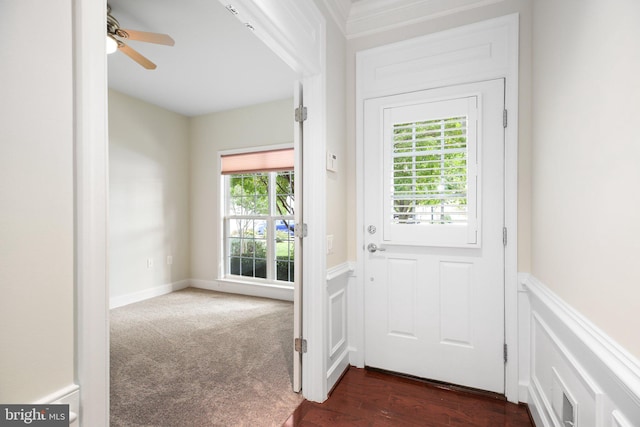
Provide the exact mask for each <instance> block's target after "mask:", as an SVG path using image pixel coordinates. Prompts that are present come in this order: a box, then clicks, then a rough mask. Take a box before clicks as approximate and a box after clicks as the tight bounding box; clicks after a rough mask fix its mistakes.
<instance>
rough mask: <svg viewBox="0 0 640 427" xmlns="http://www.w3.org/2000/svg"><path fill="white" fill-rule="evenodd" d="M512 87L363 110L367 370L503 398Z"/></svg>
mask: <svg viewBox="0 0 640 427" xmlns="http://www.w3.org/2000/svg"><path fill="white" fill-rule="evenodd" d="M503 106H504V81H503V80H495V81H489V82H480V83H473V84H467V85H460V86H455V87H447V88H440V89H434V90H428V91H422V92H414V93H409V94H401V95H396V96H390V97H384V98H376V99H370V100H367V101H365V108H364V114H365V131H364V137H365V138H364V139H365V145H364V150H365V153H364V159H365V162H364V163H365V166H364V173H365V180H364V181H365V185H364V187H365V213H364V220H365V227H366V228H367V230H366V231H365V238H364V242H365V246H367V245H370V244H373V245H375V246H376V247H377V250H374V251H373V250H368V249H367V248H365V249H364V250H365V257H364V258H365V263H364V273H365V364H366V365H368V366H372V367H377V368H382V369H387V370H391V371H396V372H401V373H405V374H410V375H415V376H418V377H423V378H430V379H435V380H440V381H446V382H450V383H454V384H460V385H465V386H469V387H475V388H480V389H484V390H489V391H494V392H499V393H502V392H504V362H503V355H502V352H503V343H504V247H503V243H502V228H503V224H504V196H503V194H504V173H503V171H504V132H503V127H502V111H503Z"/></svg>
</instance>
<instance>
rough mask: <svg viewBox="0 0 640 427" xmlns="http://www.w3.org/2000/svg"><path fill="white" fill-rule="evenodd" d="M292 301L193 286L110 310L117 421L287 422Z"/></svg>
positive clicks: (178, 426) (292, 403)
mask: <svg viewBox="0 0 640 427" xmlns="http://www.w3.org/2000/svg"><path fill="white" fill-rule="evenodd" d="M292 336H293V305H292V304H291V303H289V302H284V301H275V300H269V299H261V298H253V297H245V296H238V295H230V294H223V293H217V292H211V291H204V290H198V289H193V288H188V289H185V290H182V291H179V292H174V293H171V294H168V295H164V296H161V297H157V298H153V299H150V300H147V301H143V302H140V303H136V304H131V305H128V306H125V307H121V308H116V309H114V310H111V426H122V427H134V426H171V427H183V426H184V427H200V426H280V425H282V423H283V422H284V421H285V420H286V419H287V417H288V416H289V415H290V414H291V413H292V412H293V411H294V409H295V408H296V407H297V406H298V404H299V403H300V402H301V401H302V397H301V396H300V395H298V394H296V393H293V392H292V391H291V375H292V373H291V372H292V358H293V354H292V351H291V347H292V344H291V342H292Z"/></svg>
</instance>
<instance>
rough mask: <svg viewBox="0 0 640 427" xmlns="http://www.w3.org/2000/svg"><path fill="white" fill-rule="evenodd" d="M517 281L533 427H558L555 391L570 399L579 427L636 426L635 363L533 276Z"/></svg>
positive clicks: (639, 410) (639, 382)
mask: <svg viewBox="0 0 640 427" xmlns="http://www.w3.org/2000/svg"><path fill="white" fill-rule="evenodd" d="M520 282H521V296H522V297H523V298H524V297H525V296H526V301H525V300H523V299H521V302H522V304H521V306H522V312H521V316H520V323H521V328H520V331H521V336H520V340H521V341H524V342H528V343H529V345H530V349H529V359H530V362H529V364H530V366H529V370H526V369H525V370H521V373H522V375H524V376H525V377H524V378H520V384H521V385H522V386H526V387H528V390H527V392H526V393H524V394H523V395H521V396H523V397H524V398H523V399H522V400H524V401H526V402H527V403H529V407H530V410H531V412H532V415H533V418H534V420H535V422H536V425H538V426H557V425H561V420H560V419H559V415H558V414H559V408H558V406H559V403H558V402H559V401H560V400H561V392H562V390H559V389H560V388H561V389H563V391H565V392H566V394H567V395H570V396H571V399H573V400H574V402H575V407H576V409H577V410H576V413H577V420H579V425H580V426H581V427H589V426H594V427H609V426H613V427H619V426H625V427H626V426H633V425H640V361H638V360H637V359H636V358H634V357H633V356H632V355H630V354H629V353H628V352H627V351H626V350H625V349H623V348H622V347H620V346H619V345H618V344H617V343H616V342H615V341H613V339H611V338H610V337H609V336H608V335H606V334H605V333H604V332H603V331H601V330H600V329H599V328H597V327H596V326H595V325H593V324H592V323H591V322H590V321H589V320H588V319H586V318H585V317H584V316H582V315H581V314H580V313H578V312H577V311H576V310H574V309H573V308H572V307H571V306H569V305H568V304H567V303H565V302H564V301H563V300H562V299H560V298H559V297H558V296H557V295H555V294H554V293H553V292H552V291H551V290H550V289H549V288H548V287H546V286H545V285H544V284H543V283H541V282H540V281H539V280H537V279H536V278H535V277H533V276H530V275H521V277H520ZM523 360H524V359H523ZM527 372H530V375H529V377H526V373H527ZM629 420H631V422H630V421H629Z"/></svg>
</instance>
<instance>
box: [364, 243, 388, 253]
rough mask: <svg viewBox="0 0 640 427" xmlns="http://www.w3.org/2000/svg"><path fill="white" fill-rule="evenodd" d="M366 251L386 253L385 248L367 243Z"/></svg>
mask: <svg viewBox="0 0 640 427" xmlns="http://www.w3.org/2000/svg"><path fill="white" fill-rule="evenodd" d="M367 250H368V251H369V252H371V253H374V252H376V251H386V249H385V248H379V247H378V245H376V244H375V243H369V244H368V245H367Z"/></svg>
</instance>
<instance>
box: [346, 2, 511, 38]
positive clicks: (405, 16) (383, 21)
mask: <svg viewBox="0 0 640 427" xmlns="http://www.w3.org/2000/svg"><path fill="white" fill-rule="evenodd" d="M501 1H504V0H464V1H463V2H457V3H458V4H459V5H458V6H456V7H451V5H450V4H449V2H434V1H433V0H417V1H416V0H392V1H390V0H368V1H366V2H364V1H361V2H356V3H354V4H353V5H352V7H351V11H350V13H349V18H348V20H347V24H346V29H347V31H346V37H347V39H353V38H356V37H362V36H367V35H371V34H377V33H380V32H383V31H388V30H392V29H394V28H400V27H404V26H407V25H411V24H417V23H420V22H425V21H430V20H433V19H437V18H441V17H444V16H447V15H452V14H454V13H461V12H464V11H467V10H472V9H476V8H479V7H483V6H487V5H490V4H493V3H499V2H501ZM460 3H463V4H460Z"/></svg>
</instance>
